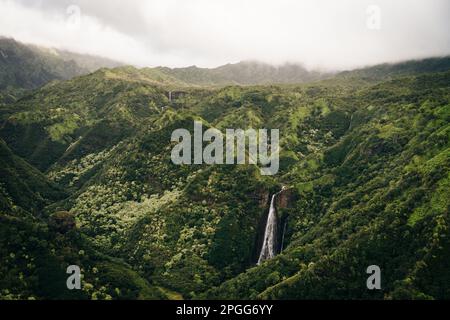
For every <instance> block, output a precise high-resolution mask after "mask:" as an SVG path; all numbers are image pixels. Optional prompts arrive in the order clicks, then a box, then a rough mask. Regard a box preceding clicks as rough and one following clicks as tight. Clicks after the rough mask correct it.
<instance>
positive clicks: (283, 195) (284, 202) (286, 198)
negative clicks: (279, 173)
mask: <svg viewBox="0 0 450 320" xmlns="http://www.w3.org/2000/svg"><path fill="white" fill-rule="evenodd" d="M293 203H294V190H293V189H287V188H286V189H283V190H282V191H281V192H280V193H279V194H278V196H277V199H276V208H277V209H286V208H291V207H292V205H293Z"/></svg>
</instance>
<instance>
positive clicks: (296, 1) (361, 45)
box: [0, 0, 450, 69]
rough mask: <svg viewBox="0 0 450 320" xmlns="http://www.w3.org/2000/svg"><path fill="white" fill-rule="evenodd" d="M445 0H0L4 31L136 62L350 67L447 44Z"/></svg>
mask: <svg viewBox="0 0 450 320" xmlns="http://www.w3.org/2000/svg"><path fill="white" fill-rule="evenodd" d="M449 30H450V1H448V0H395V1H394V0H372V1H366V0H343V1H337V0H305V1H301V0H272V1H269V0H145V1H144V0H126V1H124V0H42V1H39V0H15V1H13V0H0V34H2V35H4V36H10V37H14V38H15V39H17V40H19V41H23V42H28V43H35V44H39V45H44V46H51V47H56V48H61V49H68V50H71V51H76V52H81V53H90V54H97V55H102V56H106V57H110V58H113V59H116V60H120V61H123V62H127V63H130V64H135V65H137V66H157V65H165V66H171V67H174V66H178V67H180V66H189V65H197V66H201V67H215V66H218V65H222V64H226V63H234V62H238V61H241V60H260V61H264V62H268V63H273V64H281V63H284V62H299V63H303V64H305V65H306V66H307V67H311V68H315V67H320V68H326V69H349V68H354V67H357V66H363V65H370V64H375V63H381V62H393V61H400V60H406V59H412V58H422V57H427V56H438V55H448V54H450V36H449Z"/></svg>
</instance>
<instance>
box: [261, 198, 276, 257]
mask: <svg viewBox="0 0 450 320" xmlns="http://www.w3.org/2000/svg"><path fill="white" fill-rule="evenodd" d="M280 192H281V191H280ZM280 192H278V193H280ZM278 193H275V194H274V195H273V196H272V200H271V201H270V209H269V215H268V216H267V222H266V229H265V231H264V240H263V241H264V242H263V245H262V249H261V253H260V254H259V259H258V264H261V263H262V262H263V261H264V260H267V259H271V258H273V257H274V256H275V254H276V251H277V248H276V245H277V214H276V211H275V200H276V196H277V195H278Z"/></svg>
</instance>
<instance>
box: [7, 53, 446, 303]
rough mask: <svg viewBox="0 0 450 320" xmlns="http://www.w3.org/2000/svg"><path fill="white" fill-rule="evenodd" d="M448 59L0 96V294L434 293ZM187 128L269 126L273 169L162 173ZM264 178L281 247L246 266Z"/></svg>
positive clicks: (102, 82)
mask: <svg viewBox="0 0 450 320" xmlns="http://www.w3.org/2000/svg"><path fill="white" fill-rule="evenodd" d="M233 68H237V67H236V66H233ZM252 68H253V67H252ZM286 68H287V67H286ZM256 69H257V68H256ZM449 69H450V68H449V63H448V59H447V58H442V59H434V60H425V61H416V62H410V63H407V64H402V65H392V66H381V67H377V68H372V69H370V68H369V69H363V71H361V70H358V71H355V72H350V73H345V74H341V75H339V76H337V77H335V78H331V79H327V80H323V81H319V82H310V83H305V84H296V85H294V84H285V85H259V86H236V85H232V86H225V87H214V88H213V87H208V88H204V87H201V86H200V85H213V84H214V85H217V84H221V83H220V82H219V83H217V82H215V81H216V80H217V79H219V78H217V77H216V75H214V72H218V71H214V72H212V73H211V72H209V71H205V70H197V69H195V70H194V71H193V72H189V68H188V69H183V70H170V69H164V68H156V69H143V70H137V69H134V68H131V67H120V68H116V69H101V70H98V71H96V72H94V73H92V74H90V75H86V76H81V77H78V78H74V79H72V80H67V81H61V82H57V83H48V84H47V85H45V86H43V87H41V88H39V89H37V90H34V91H26V92H25V93H21V94H20V96H14V95H13V96H12V97H11V96H8V95H11V92H10V91H8V92H7V91H2V93H1V94H2V97H3V98H2V99H3V100H0V104H1V113H0V115H1V120H2V126H1V129H0V136H1V138H2V139H3V140H2V141H1V143H0V164H1V166H0V171H1V184H0V205H1V206H0V211H1V213H0V298H3V299H28V298H30V299H45V298H52V299H54V298H82V299H164V298H171V299H174V298H181V297H182V298H186V299H189V298H227V299H228V298H245V299H248V298H250V299H256V298H259V299H294V298H307V299H315V298H320V299H324V298H329V299H338V298H350V299H354V298H368V299H383V298H384V299H439V298H447V299H448V298H450V271H449V270H450V262H449V260H448V254H449V253H450V242H449V240H450V225H449V224H450V221H449V218H450V217H449V200H448V199H449V197H448V193H449V159H450V157H449V155H450V149H449V147H450V146H449V134H450V126H449V123H450V121H449V120H450V90H449V89H450V72H449V71H448V70H449ZM252 70H253V71H252V72H256V71H254V69H252ZM446 70H447V71H446ZM205 72H206V73H207V75H205V74H204V73H205ZM221 72H224V71H223V70H222V71H221ZM236 72H238V73H239V72H243V73H244V74H248V72H247V71H245V69H244V71H242V70H238V71H236ZM264 72H266V71H264ZM264 72H262V75H261V77H262V78H264V77H267V75H266V73H264ZM293 73H296V72H293ZM211 74H213V75H214V76H213V75H211ZM221 77H223V78H225V79H227V80H226V81H225V80H224V82H223V84H225V83H228V81H229V79H230V78H227V77H225V76H224V75H223V73H221ZM250 79H257V77H256V76H255V77H253V76H251V77H250ZM293 79H294V78H293ZM295 79H296V78H295ZM221 81H222V80H221ZM255 81H256V80H255ZM258 81H259V80H258ZM274 81H276V80H273V79H270V82H274ZM292 81H294V80H292ZM292 81H287V82H292ZM281 82H284V81H281ZM243 83H247V82H245V81H244V82H243ZM8 90H10V89H8ZM177 90H180V91H182V94H180V95H179V96H177V97H176V98H175V99H173V100H172V101H169V99H168V92H169V91H174V92H175V91H177ZM1 101H4V102H3V103H2V102H1ZM194 120H199V121H202V122H203V124H204V126H205V127H216V128H219V129H225V128H242V129H245V128H250V127H253V128H278V129H280V138H281V141H280V143H281V163H280V172H279V173H278V174H277V175H275V176H261V175H260V170H259V168H257V167H256V166H254V165H222V166H220V165H216V166H207V165H191V166H189V165H182V166H177V165H174V164H173V163H172V162H171V160H170V151H171V149H172V147H173V145H174V143H171V142H170V137H171V133H172V132H173V130H174V129H177V128H188V129H189V128H192V126H193V121H194ZM282 185H285V186H288V187H289V192H288V193H286V195H284V196H283V197H284V199H282V200H280V202H279V204H278V206H279V208H278V209H279V212H278V213H279V217H280V220H282V221H283V222H286V234H285V239H284V243H283V247H284V250H283V251H282V253H281V254H279V255H278V256H276V257H275V258H274V259H271V260H269V261H266V262H264V263H263V264H262V265H259V266H255V261H256V259H257V253H258V250H259V247H258V246H259V245H260V244H259V243H258V238H259V237H260V232H261V224H263V223H264V218H265V215H266V214H267V210H268V205H269V201H270V195H271V194H273V193H274V192H276V191H278V190H280V189H281V187H282ZM70 264H77V265H80V266H81V267H82V272H83V275H84V278H83V289H82V290H81V291H76V290H75V291H69V290H67V289H66V288H65V280H66V277H67V274H66V273H65V268H66V267H67V266H68V265H70ZM372 264H376V265H379V266H380V267H381V270H382V290H375V291H369V290H367V288H366V279H367V276H368V275H367V274H366V268H367V266H369V265H372Z"/></svg>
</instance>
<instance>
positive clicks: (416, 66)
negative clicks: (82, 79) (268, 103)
mask: <svg viewBox="0 0 450 320" xmlns="http://www.w3.org/2000/svg"><path fill="white" fill-rule="evenodd" d="M117 67H119V68H120V71H119V72H120V73H121V74H122V75H125V74H126V75H127V76H128V77H130V78H132V77H135V78H137V79H139V81H142V80H144V81H147V82H150V83H154V84H161V85H172V86H176V87H196V86H202V87H204V86H224V85H266V84H298V83H305V82H312V81H317V80H323V79H327V78H332V77H334V76H337V77H339V78H358V79H361V80H368V81H374V80H375V81H376V80H386V79H389V78H392V77H395V76H407V75H413V74H418V73H427V72H440V71H446V70H448V69H450V57H441V58H429V59H424V60H414V61H407V62H401V63H394V64H381V65H376V66H371V67H366V68H361V69H356V70H351V71H343V72H324V71H317V70H307V69H306V68H305V67H303V66H302V65H300V64H293V63H286V64H283V65H280V66H273V65H270V64H267V63H262V62H257V61H243V62H239V63H235V64H226V65H223V66H220V67H217V68H199V67H196V66H190V67H185V68H168V67H155V68H142V69H138V68H135V67H132V66H125V64H123V63H120V62H117V61H113V60H111V59H107V58H103V57H98V56H93V55H86V54H79V53H73V52H69V51H63V50H57V49H51V48H43V47H38V46H35V45H27V44H23V43H20V42H17V41H15V40H14V39H11V38H0V90H4V89H6V88H7V87H10V88H11V87H12V88H22V89H34V88H37V87H40V86H42V85H44V84H46V83H48V82H50V81H53V80H67V79H71V78H73V77H76V76H80V75H84V74H88V73H91V72H94V71H96V70H98V69H101V68H108V69H112V68H117ZM112 72H113V73H116V72H117V71H112Z"/></svg>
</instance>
